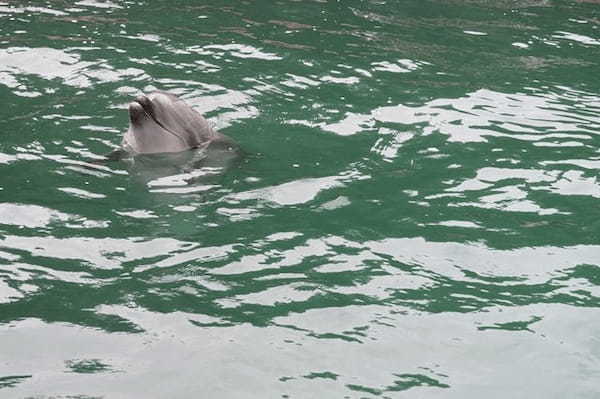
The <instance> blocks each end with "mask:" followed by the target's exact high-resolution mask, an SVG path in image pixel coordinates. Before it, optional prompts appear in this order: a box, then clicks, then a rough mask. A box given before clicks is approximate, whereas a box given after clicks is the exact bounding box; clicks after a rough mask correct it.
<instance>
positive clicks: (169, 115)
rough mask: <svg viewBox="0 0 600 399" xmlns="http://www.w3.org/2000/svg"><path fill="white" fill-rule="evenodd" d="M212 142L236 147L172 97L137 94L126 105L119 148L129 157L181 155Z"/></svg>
mask: <svg viewBox="0 0 600 399" xmlns="http://www.w3.org/2000/svg"><path fill="white" fill-rule="evenodd" d="M212 143H215V144H220V145H221V146H225V147H227V146H231V148H232V149H234V148H235V147H237V146H236V144H235V142H234V141H233V140H232V139H230V138H229V137H227V136H225V135H224V134H221V133H219V132H217V131H215V130H213V129H212V128H211V127H210V125H209V124H208V122H207V121H206V119H204V117H203V116H202V115H200V114H199V113H198V112H196V111H194V109H193V108H192V107H190V106H189V105H188V104H187V103H186V102H185V101H183V100H182V99H180V98H179V97H177V96H175V95H173V94H170V93H167V92H164V91H155V92H152V93H150V94H147V95H140V96H138V97H137V98H136V99H135V101H133V102H131V103H130V104H129V129H128V130H127V132H125V134H124V135H123V141H122V143H121V146H122V148H123V150H124V151H126V152H128V153H130V154H132V155H138V154H155V153H165V152H171V153H173V152H181V151H185V150H189V149H192V148H206V147H208V146H209V145H210V144H212Z"/></svg>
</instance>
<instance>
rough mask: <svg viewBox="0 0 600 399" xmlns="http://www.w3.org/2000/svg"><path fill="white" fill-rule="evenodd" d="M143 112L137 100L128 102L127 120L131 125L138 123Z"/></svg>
mask: <svg viewBox="0 0 600 399" xmlns="http://www.w3.org/2000/svg"><path fill="white" fill-rule="evenodd" d="M145 114H146V113H145V112H144V108H143V107H142V106H141V105H140V104H139V103H138V102H132V103H129V121H130V122H131V124H132V125H137V124H139V123H140V122H141V121H142V119H144V116H145Z"/></svg>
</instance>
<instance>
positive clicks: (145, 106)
mask: <svg viewBox="0 0 600 399" xmlns="http://www.w3.org/2000/svg"><path fill="white" fill-rule="evenodd" d="M138 105H139V106H140V107H141V110H139V109H137V110H136V108H138ZM139 111H142V112H143V113H144V114H146V116H147V117H148V118H150V119H152V121H154V123H156V124H157V125H158V126H160V127H161V128H162V129H163V130H164V131H166V132H167V133H169V134H171V135H173V136H175V137H177V138H178V139H179V140H181V141H182V142H184V143H186V144H187V142H186V140H185V139H184V138H183V137H181V136H180V135H179V134H178V133H177V132H174V131H173V130H171V129H169V128H168V127H166V126H165V125H164V124H163V123H162V122H161V121H160V120H158V118H156V114H155V112H154V104H152V100H150V99H149V98H148V97H146V96H143V95H142V96H138V97H136V99H135V100H134V101H133V102H132V103H131V104H130V105H129V115H130V119H131V121H132V122H134V121H135V120H137V119H139V116H140V115H138V116H137V117H136V115H135V114H136V112H138V113H139Z"/></svg>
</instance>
